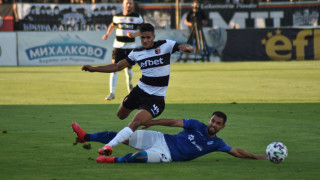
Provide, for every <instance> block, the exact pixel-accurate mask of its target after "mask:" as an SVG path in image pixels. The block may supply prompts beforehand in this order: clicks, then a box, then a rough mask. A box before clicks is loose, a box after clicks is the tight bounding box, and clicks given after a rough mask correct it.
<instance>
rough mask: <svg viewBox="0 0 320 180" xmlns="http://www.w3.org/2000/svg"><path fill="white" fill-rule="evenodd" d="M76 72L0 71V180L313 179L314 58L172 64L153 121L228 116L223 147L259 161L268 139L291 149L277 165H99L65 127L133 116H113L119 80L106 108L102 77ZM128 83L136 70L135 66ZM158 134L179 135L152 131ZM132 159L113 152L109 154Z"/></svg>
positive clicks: (318, 82)
mask: <svg viewBox="0 0 320 180" xmlns="http://www.w3.org/2000/svg"><path fill="white" fill-rule="evenodd" d="M80 69H81V66H45V67H0V171H1V173H0V179H3V180H7V179H8V180H12V179H23V180H28V179H30V180H34V179H36V180H37V179H39V180H40V179H41V180H43V179H48V180H54V179H55V180H61V179H67V180H70V179H77V180H78V179H146V180H151V179H159V180H160V179H161V180H162V179H167V180H171V179H184V180H189V179H190V180H194V179H246V180H247V179H270V180H271V179H290V180H292V179H297V180H298V179H299V180H300V179H318V178H319V175H320V173H319V168H320V163H319V161H320V152H319V149H320V144H319V142H320V133H319V132H320V131H319V129H320V115H319V114H320V61H287V62H234V63H187V64H180V63H175V64H172V66H171V72H172V73H171V78H170V85H169V88H168V94H167V98H166V109H165V111H164V113H163V114H162V115H161V116H160V117H159V118H161V117H168V118H194V119H199V120H201V121H202V122H205V123H207V121H208V120H209V117H210V115H211V113H212V112H213V111H215V110H220V111H224V112H226V113H227V115H228V121H227V124H226V128H225V129H224V130H222V131H221V132H220V133H219V134H218V137H221V138H222V139H224V140H225V141H226V142H227V143H228V144H229V145H230V146H232V147H239V148H242V149H245V150H247V151H249V152H253V153H256V154H264V153H265V148H266V146H267V145H268V144H269V143H270V142H272V141H281V142H283V143H284V144H285V145H286V146H287V147H288V152H289V156H288V158H287V160H286V161H285V162H283V163H281V164H272V163H271V162H268V161H262V160H249V159H238V158H234V157H232V156H230V155H228V154H225V153H218V152H217V153H211V154H208V155H206V156H203V157H201V158H198V159H195V160H192V161H188V162H174V163H158V164H98V163H96V162H95V158H96V156H97V155H98V153H97V150H98V149H99V148H100V147H102V146H103V144H99V143H94V142H90V143H86V144H91V147H92V149H89V150H88V149H85V148H83V144H77V145H74V144H73V143H74V142H75V134H74V133H73V132H72V129H71V122H72V121H77V122H78V124H79V125H80V126H81V127H82V128H83V129H84V130H86V131H87V132H89V133H91V132H98V131H104V130H112V131H118V130H120V129H122V128H123V127H124V126H126V125H127V124H128V123H129V121H130V119H131V118H132V116H133V115H130V117H129V118H127V119H126V120H122V121H121V120H119V119H117V117H116V111H117V108H118V106H119V104H120V103H121V101H122V99H123V98H124V97H125V95H126V94H127V90H126V86H125V75H124V72H119V74H118V85H117V89H116V99H115V100H114V101H111V102H105V100H104V98H105V97H106V95H107V93H108V88H109V84H108V83H109V75H108V74H102V73H89V72H82V71H81V70H80ZM133 70H134V79H133V82H134V83H137V82H138V79H139V77H140V76H141V73H140V71H139V69H138V67H137V66H134V68H133ZM150 129H151V130H159V131H162V132H164V133H169V134H171V133H176V132H179V131H180V130H181V129H180V128H172V127H162V126H158V127H151V128H150ZM129 152H134V150H133V149H131V148H129V147H127V146H125V145H119V146H117V147H115V148H114V155H115V156H123V155H124V154H126V153H129Z"/></svg>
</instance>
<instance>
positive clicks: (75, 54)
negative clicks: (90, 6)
mask: <svg viewBox="0 0 320 180" xmlns="http://www.w3.org/2000/svg"><path fill="white" fill-rule="evenodd" d="M102 35H103V33H102V32H101V33H100V32H50V33H49V32H18V37H19V38H18V57H19V65H71V64H72V65H73V64H74V65H77V64H79V65H80V64H81V65H82V64H109V63H111V52H112V49H108V48H112V43H113V41H112V39H113V38H112V37H111V39H110V40H107V41H103V40H102V39H101V37H102Z"/></svg>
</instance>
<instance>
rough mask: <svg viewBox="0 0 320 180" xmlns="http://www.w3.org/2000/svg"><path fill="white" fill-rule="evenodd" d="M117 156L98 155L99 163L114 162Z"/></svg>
mask: <svg viewBox="0 0 320 180" xmlns="http://www.w3.org/2000/svg"><path fill="white" fill-rule="evenodd" d="M114 159H115V157H107V156H98V157H97V159H96V161H97V163H114Z"/></svg>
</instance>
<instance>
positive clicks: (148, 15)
mask: <svg viewBox="0 0 320 180" xmlns="http://www.w3.org/2000/svg"><path fill="white" fill-rule="evenodd" d="M180 7H181V20H180V28H182V29H186V28H187V27H186V26H185V25H184V23H183V22H184V20H185V18H186V16H187V13H188V11H189V10H191V4H190V3H182V4H181V6H180ZM139 8H140V12H141V14H142V15H143V18H144V20H145V22H149V23H152V24H153V25H155V27H156V28H157V29H175V28H176V18H175V17H176V11H175V3H150V4H145V3H141V4H139ZM201 9H202V10H203V11H204V13H205V14H206V15H207V17H208V20H209V21H208V25H207V26H206V27H209V28H217V27H220V28H224V29H245V28H278V27H293V26H309V27H314V26H319V25H320V17H319V13H320V12H319V9H320V2H317V1H313V2H301V3H300V2H293V3H290V2H287V3H282V4H281V3H260V4H205V5H204V4H203V5H202V6H201ZM120 12H122V4H120V3H116V4H115V3H99V4H29V3H17V13H18V16H19V22H18V26H17V27H18V28H19V29H17V30H20V31H99V30H106V29H107V26H108V25H109V24H110V23H111V21H112V15H114V14H116V13H120Z"/></svg>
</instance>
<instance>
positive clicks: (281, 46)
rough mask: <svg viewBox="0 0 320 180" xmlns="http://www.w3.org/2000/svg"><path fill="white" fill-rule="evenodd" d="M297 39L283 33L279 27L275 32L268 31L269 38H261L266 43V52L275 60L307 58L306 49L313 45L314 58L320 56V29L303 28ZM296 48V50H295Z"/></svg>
mask: <svg viewBox="0 0 320 180" xmlns="http://www.w3.org/2000/svg"><path fill="white" fill-rule="evenodd" d="M294 38H295V39H293V38H292V39H290V38H288V37H286V36H284V35H282V34H281V30H280V29H277V30H276V31H275V34H273V33H272V32H268V34H267V38H264V39H262V40H261V43H262V44H263V45H265V50H266V54H267V55H268V56H269V58H270V59H273V60H290V59H292V57H293V55H295V57H296V59H305V55H306V53H305V49H306V48H312V47H313V56H314V57H313V58H314V59H319V58H320V29H302V30H300V31H299V32H298V33H297V35H296V37H294ZM294 50H295V52H294Z"/></svg>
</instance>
